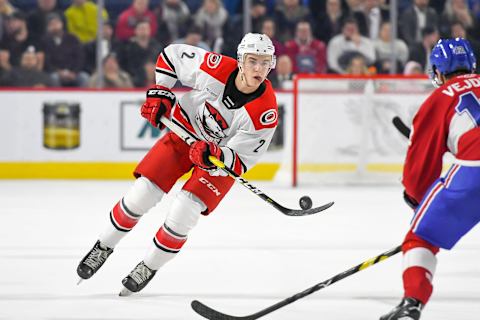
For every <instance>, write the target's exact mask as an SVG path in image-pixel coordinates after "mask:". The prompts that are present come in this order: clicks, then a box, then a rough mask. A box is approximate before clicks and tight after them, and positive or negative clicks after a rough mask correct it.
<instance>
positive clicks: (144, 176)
mask: <svg viewBox="0 0 480 320" xmlns="http://www.w3.org/2000/svg"><path fill="white" fill-rule="evenodd" d="M274 67H275V55H274V47H273V45H272V42H271V40H270V39H269V38H268V37H267V36H266V35H263V34H255V33H249V34H246V35H245V36H244V37H243V39H242V41H241V43H240V44H239V45H238V48H237V60H235V59H232V58H229V57H226V56H222V55H219V54H216V53H213V52H207V51H205V50H203V49H200V48H197V47H192V46H188V45H183V44H176V45H169V46H168V47H166V48H165V50H164V51H162V52H161V53H160V55H159V56H158V60H157V65H156V85H155V86H154V87H153V88H150V89H149V90H147V99H146V102H145V103H144V104H143V105H142V108H141V115H142V116H143V117H144V118H146V119H147V120H148V121H149V122H150V123H151V124H152V125H153V126H159V127H160V128H161V123H160V118H161V117H169V118H171V119H172V121H173V122H175V123H176V124H177V125H179V126H181V127H182V128H183V129H184V130H186V131H188V132H190V133H192V134H194V135H196V136H197V137H198V138H199V139H201V140H200V141H197V142H195V143H193V145H191V146H188V145H187V144H186V143H185V142H184V141H183V140H181V139H180V138H179V137H178V136H176V135H175V134H174V133H173V132H169V133H167V134H166V135H165V136H163V137H162V138H161V139H160V140H159V141H158V142H157V143H156V144H155V145H154V146H153V147H152V149H151V150H150V151H149V152H148V153H147V154H146V156H145V157H144V158H143V160H142V161H141V162H140V163H139V164H138V166H137V168H136V169H135V172H134V175H135V177H136V178H137V179H136V181H135V182H134V184H133V186H132V187H131V189H130V191H128V192H127V194H126V195H125V196H124V197H123V198H122V199H121V200H120V201H119V202H118V203H117V204H116V205H115V206H114V207H113V209H112V211H111V212H110V222H111V223H110V224H108V226H107V228H106V229H105V230H104V231H103V233H102V234H101V235H100V237H99V239H98V241H97V242H96V243H95V245H94V247H93V248H92V249H91V250H90V252H88V254H87V255H86V256H85V257H84V258H83V259H82V260H81V262H80V264H79V265H78V268H77V273H78V275H79V276H80V277H81V279H89V278H90V277H91V276H93V275H94V274H95V273H96V272H97V271H98V269H99V268H100V267H101V266H102V265H103V264H104V263H105V261H106V259H107V258H108V257H109V255H110V254H111V253H112V252H113V249H114V248H115V246H116V245H117V244H118V243H119V241H120V240H121V239H122V238H123V237H124V236H125V235H126V234H127V233H128V232H129V231H130V230H131V229H132V228H133V227H134V226H135V225H136V224H137V222H138V220H139V219H140V218H141V217H142V215H143V214H145V213H146V212H147V211H148V210H149V209H150V208H152V207H153V206H155V204H157V203H158V202H159V201H160V200H161V199H162V197H163V195H164V194H165V193H168V192H169V191H170V189H171V188H172V186H173V185H174V184H175V182H176V181H177V180H178V179H179V178H180V177H181V176H182V175H183V174H185V173H187V172H188V171H189V170H190V169H192V168H193V172H192V176H191V178H189V179H188V181H187V182H186V183H185V184H184V185H183V188H182V190H181V192H179V194H178V195H177V196H176V198H175V200H174V201H173V203H172V205H171V207H170V209H169V212H168V214H167V217H166V219H165V222H164V223H163V225H162V226H161V227H160V229H159V230H158V232H157V233H156V234H155V236H154V237H153V242H152V244H151V247H150V249H149V250H148V252H147V253H146V255H145V257H144V259H143V260H142V261H141V262H140V263H139V264H138V265H137V266H136V267H135V268H134V269H133V270H132V271H131V272H130V274H129V275H128V276H126V277H125V278H124V279H123V281H122V283H123V286H124V289H122V291H121V293H120V295H128V294H130V293H132V292H138V291H140V290H142V289H143V288H144V287H145V286H146V285H147V283H148V282H149V281H150V280H151V279H152V278H153V276H154V275H155V273H156V272H157V270H158V269H159V268H160V267H162V266H163V265H164V264H165V263H166V262H168V261H169V260H171V259H172V258H173V257H175V256H176V254H177V253H178V252H179V251H180V249H181V248H182V247H183V245H184V244H185V241H186V240H187V235H188V233H189V231H190V230H191V229H192V228H193V227H194V226H195V225H196V224H197V221H198V219H199V217H200V216H201V215H205V216H206V215H208V214H210V213H211V212H212V211H213V210H214V209H215V208H216V207H217V205H218V204H219V202H220V201H221V200H222V199H223V197H224V196H225V195H226V194H227V192H228V191H229V190H230V188H231V187H232V184H233V183H234V180H233V179H232V178H230V177H228V176H224V175H223V174H222V173H221V172H220V171H219V170H216V167H215V166H214V165H213V164H212V163H211V162H210V161H209V160H208V157H209V156H210V155H213V156H215V157H217V158H219V159H220V160H221V161H223V162H224V163H225V165H226V166H228V167H229V168H230V169H232V170H234V171H235V172H236V173H237V174H242V173H244V172H246V171H247V170H248V169H249V168H251V167H252V166H253V165H254V164H255V163H256V162H257V161H258V159H259V158H260V156H261V155H262V154H263V153H264V152H265V151H266V150H267V147H268V145H269V143H270V140H271V138H272V136H273V133H274V130H275V128H276V126H277V121H278V112H277V103H276V98H275V94H274V91H273V89H272V86H271V84H270V82H269V81H268V80H266V77H267V75H268V73H269V72H270V70H271V69H273V68H274ZM177 80H179V81H180V82H181V83H182V84H183V85H185V86H188V87H191V88H192V90H191V91H189V92H188V93H186V94H184V95H183V96H182V98H181V99H180V100H179V101H178V102H176V97H175V95H174V94H173V93H172V92H171V90H170V89H171V88H172V87H173V86H174V85H175V83H176V82H177Z"/></svg>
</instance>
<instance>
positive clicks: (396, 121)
mask: <svg viewBox="0 0 480 320" xmlns="http://www.w3.org/2000/svg"><path fill="white" fill-rule="evenodd" d="M392 123H393V125H394V126H395V128H396V129H397V130H398V131H399V132H400V133H401V134H402V135H403V136H404V137H405V138H407V139H408V138H410V131H411V130H410V128H409V127H407V125H406V124H405V123H404V122H403V121H402V119H400V117H398V116H395V117H393V119H392Z"/></svg>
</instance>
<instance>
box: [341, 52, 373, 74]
mask: <svg viewBox="0 0 480 320" xmlns="http://www.w3.org/2000/svg"><path fill="white" fill-rule="evenodd" d="M345 74H348V75H351V76H368V75H370V72H369V70H368V66H367V61H366V60H365V57H364V56H362V55H361V54H359V55H355V56H353V57H352V59H350V62H349V63H348V66H347V69H346V70H345Z"/></svg>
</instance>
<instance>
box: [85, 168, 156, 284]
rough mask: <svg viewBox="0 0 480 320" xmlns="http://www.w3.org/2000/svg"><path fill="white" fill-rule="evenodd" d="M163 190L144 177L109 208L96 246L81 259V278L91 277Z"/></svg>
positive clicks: (154, 202) (152, 205) (153, 204)
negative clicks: (106, 220) (108, 218)
mask: <svg viewBox="0 0 480 320" xmlns="http://www.w3.org/2000/svg"><path fill="white" fill-rule="evenodd" d="M163 194H164V193H163V191H162V190H161V189H159V188H158V187H157V186H156V185H155V184H153V183H152V182H151V181H150V180H148V179H147V178H145V177H140V178H138V179H137V180H136V181H135V183H134V184H133V186H132V187H131V188H130V190H129V191H128V193H127V194H126V195H125V197H123V198H122V199H121V200H120V201H119V202H118V203H117V204H116V205H115V206H114V208H113V209H112V210H111V211H110V222H109V223H108V225H107V227H106V228H105V230H104V231H103V232H102V234H101V235H100V237H99V239H98V241H97V242H96V243H95V245H94V246H93V248H92V249H91V250H90V251H89V252H88V253H87V255H86V256H85V257H84V258H83V259H82V260H81V261H80V263H79V265H78V268H77V273H78V275H79V276H80V278H81V279H89V278H90V277H92V276H93V275H94V274H95V273H96V272H97V271H98V270H99V269H100V267H101V266H102V265H103V264H104V263H105V261H106V260H107V259H108V257H109V256H110V254H112V252H113V248H114V247H115V246H116V245H117V244H118V242H119V241H120V240H121V239H122V238H123V237H124V236H126V235H127V234H128V232H129V231H130V230H132V228H133V227H134V226H135V225H136V224H137V222H138V221H139V219H140V218H141V217H142V216H143V215H144V214H145V213H146V212H147V211H148V210H150V208H152V207H154V206H155V204H157V203H158V202H159V201H160V200H161V199H162V196H163Z"/></svg>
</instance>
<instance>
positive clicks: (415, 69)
mask: <svg viewBox="0 0 480 320" xmlns="http://www.w3.org/2000/svg"><path fill="white" fill-rule="evenodd" d="M422 74H425V72H424V71H423V70H422V66H421V65H420V63H418V62H416V61H408V62H407V63H406V64H405V68H404V69H403V75H405V76H413V75H422Z"/></svg>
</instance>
